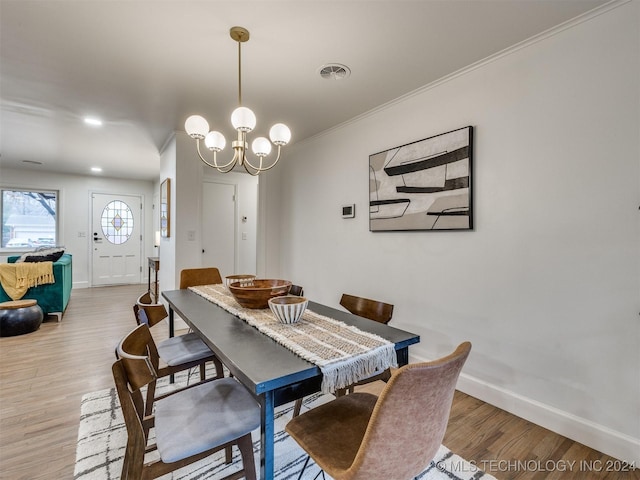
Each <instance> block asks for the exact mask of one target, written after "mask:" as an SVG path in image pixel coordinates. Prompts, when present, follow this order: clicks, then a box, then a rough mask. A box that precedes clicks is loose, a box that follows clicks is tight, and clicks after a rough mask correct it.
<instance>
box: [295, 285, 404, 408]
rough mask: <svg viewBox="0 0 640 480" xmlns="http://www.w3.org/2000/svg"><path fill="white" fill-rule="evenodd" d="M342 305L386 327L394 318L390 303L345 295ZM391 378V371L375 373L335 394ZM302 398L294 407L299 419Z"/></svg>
mask: <svg viewBox="0 0 640 480" xmlns="http://www.w3.org/2000/svg"><path fill="white" fill-rule="evenodd" d="M340 305H342V306H343V307H344V308H346V309H347V310H348V311H349V312H350V313H353V314H354V315H358V316H359V317H364V318H368V319H369V320H374V321H376V322H380V323H384V324H385V325H386V324H387V323H389V320H391V317H392V316H393V305H392V304H390V303H384V302H380V301H378V300H371V299H369V298H363V297H356V296H355V295H349V294H346V293H344V294H343V295H342V297H341V298H340ZM390 378H391V370H390V369H388V368H387V369H386V370H383V371H381V372H378V373H375V374H373V375H372V376H370V377H368V378H364V379H362V380H360V381H359V382H357V383H354V384H353V385H350V386H348V387H347V388H340V389H338V390H337V391H336V392H335V395H336V396H337V397H340V396H342V395H345V394H347V393H353V392H354V390H355V387H357V386H361V385H365V384H367V383H372V382H375V381H378V380H381V381H383V382H386V381H388V380H389V379H390ZM302 400H303V399H302V398H299V399H297V400H296V403H295V404H294V406H293V417H294V418H295V417H297V416H298V415H300V410H302Z"/></svg>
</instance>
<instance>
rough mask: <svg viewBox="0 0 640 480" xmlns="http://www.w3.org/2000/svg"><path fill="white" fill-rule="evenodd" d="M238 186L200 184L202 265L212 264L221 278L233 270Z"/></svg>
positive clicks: (234, 263) (215, 183)
mask: <svg viewBox="0 0 640 480" xmlns="http://www.w3.org/2000/svg"><path fill="white" fill-rule="evenodd" d="M236 200H237V186H236V185H233V184H227V183H218V182H204V183H203V184H202V205H203V208H202V265H205V266H215V267H217V268H218V270H220V274H221V275H222V277H225V276H226V275H233V274H234V273H236V256H237V252H236V222H235V218H236V216H237V214H236V210H237V209H236V205H237V202H236Z"/></svg>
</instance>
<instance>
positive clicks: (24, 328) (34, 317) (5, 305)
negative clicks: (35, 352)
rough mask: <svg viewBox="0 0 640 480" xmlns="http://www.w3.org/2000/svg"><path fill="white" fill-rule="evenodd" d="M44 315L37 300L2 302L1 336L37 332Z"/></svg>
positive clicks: (0, 306) (0, 308)
mask: <svg viewBox="0 0 640 480" xmlns="http://www.w3.org/2000/svg"><path fill="white" fill-rule="evenodd" d="M43 318H44V315H43V313H42V309H41V308H40V306H39V305H38V302H37V301H35V300H13V301H11V302H2V303H0V337H13V336H14V335H23V334H25V333H31V332H35V331H36V330H38V328H40V325H41V324H42V320H43Z"/></svg>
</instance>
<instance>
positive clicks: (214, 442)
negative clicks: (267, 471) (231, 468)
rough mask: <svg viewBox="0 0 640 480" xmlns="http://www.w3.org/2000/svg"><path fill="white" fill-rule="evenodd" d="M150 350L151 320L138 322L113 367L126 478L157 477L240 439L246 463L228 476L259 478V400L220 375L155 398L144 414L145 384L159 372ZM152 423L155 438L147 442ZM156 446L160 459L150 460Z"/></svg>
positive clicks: (137, 479)
mask: <svg viewBox="0 0 640 480" xmlns="http://www.w3.org/2000/svg"><path fill="white" fill-rule="evenodd" d="M151 351H153V338H152V336H151V332H150V331H149V328H148V327H147V325H139V326H138V327H136V328H135V329H134V330H133V331H132V332H130V333H129V334H128V335H127V336H125V337H124V338H123V339H122V341H121V342H120V343H119V344H118V346H117V349H116V353H117V357H118V360H117V361H116V362H115V363H114V364H113V367H112V372H113V378H114V381H115V385H116V389H117V392H118V398H119V399H120V405H121V407H122V413H123V416H124V420H125V424H126V428H127V437H128V438H127V446H126V450H125V457H124V464H123V468H122V477H121V478H122V479H127V480H139V479H151V478H157V477H160V476H162V475H164V474H166V473H169V472H172V471H174V470H177V469H178V468H181V467H184V466H185V465H189V464H191V463H193V462H196V461H198V460H201V459H203V458H205V457H208V456H209V455H211V454H213V453H215V452H217V451H219V450H222V449H231V448H232V446H233V445H237V446H238V448H239V449H240V454H241V456H242V466H243V469H242V471H241V472H240V473H239V474H238V473H233V474H231V475H229V476H227V477H225V478H226V479H231V478H234V479H235V478H239V477H240V476H244V477H245V478H247V479H251V480H255V478H256V471H255V464H254V458H253V446H252V440H251V431H252V430H254V429H256V428H258V427H259V426H260V406H259V404H258V403H257V402H256V400H255V399H254V398H253V396H252V395H251V393H250V392H249V391H248V390H247V389H246V388H245V387H244V386H243V385H242V384H241V383H239V382H238V381H237V380H236V379H235V378H231V377H227V378H221V379H217V380H213V381H211V382H207V383H198V384H196V385H192V386H190V387H188V388H187V389H184V390H180V391H177V392H172V393H171V394H169V395H167V396H165V397H163V398H162V399H160V400H156V402H155V413H154V415H153V416H151V415H145V414H144V412H145V411H146V408H144V403H145V400H144V396H143V395H142V392H141V388H142V387H144V386H145V385H149V384H150V383H151V382H154V381H155V380H156V378H157V375H158V373H157V370H156V369H155V368H154V366H153V363H154V360H153V358H152V357H151V356H150V355H149V353H150V352H151ZM151 427H154V428H155V436H156V441H155V444H151V445H148V443H149V430H150V428H151ZM154 450H157V453H158V454H159V459H156V460H150V461H145V454H146V453H149V452H151V451H154Z"/></svg>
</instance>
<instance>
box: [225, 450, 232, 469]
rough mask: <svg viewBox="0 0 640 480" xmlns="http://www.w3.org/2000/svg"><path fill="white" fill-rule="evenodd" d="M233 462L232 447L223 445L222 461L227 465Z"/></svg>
mask: <svg viewBox="0 0 640 480" xmlns="http://www.w3.org/2000/svg"><path fill="white" fill-rule="evenodd" d="M232 462H233V450H232V448H231V447H230V446H229V447H225V449H224V463H226V464H227V465H231V463H232Z"/></svg>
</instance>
